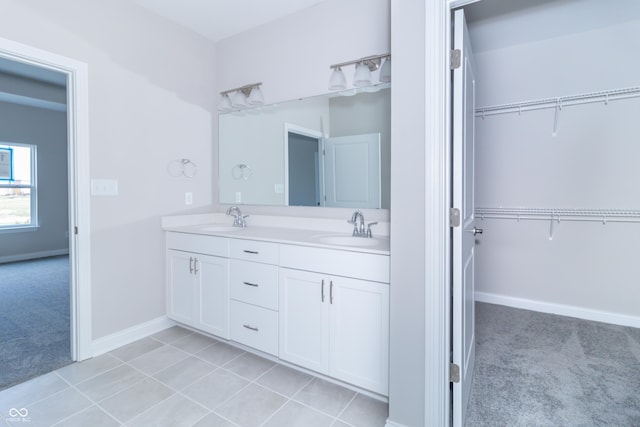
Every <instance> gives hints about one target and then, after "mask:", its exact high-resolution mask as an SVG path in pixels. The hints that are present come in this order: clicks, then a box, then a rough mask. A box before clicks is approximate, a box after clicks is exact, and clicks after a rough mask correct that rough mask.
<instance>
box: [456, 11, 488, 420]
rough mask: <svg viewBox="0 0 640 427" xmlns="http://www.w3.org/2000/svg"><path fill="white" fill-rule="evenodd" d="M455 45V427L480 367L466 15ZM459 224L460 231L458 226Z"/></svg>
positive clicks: (472, 105) (472, 89)
mask: <svg viewBox="0 0 640 427" xmlns="http://www.w3.org/2000/svg"><path fill="white" fill-rule="evenodd" d="M453 45H454V49H455V50H459V51H460V66H459V67H458V68H455V69H454V73H453V151H452V156H453V200H452V202H453V208H455V209H458V210H459V221H457V220H455V219H454V220H453V223H454V224H453V225H454V227H453V228H452V230H453V236H452V262H453V275H452V276H453V277H452V287H453V289H452V293H453V301H452V304H453V307H452V311H453V324H452V328H453V336H452V340H453V342H452V347H453V351H452V357H453V360H452V363H453V364H455V365H457V366H458V367H459V381H457V382H456V381H454V383H453V397H452V398H453V414H452V415H453V425H454V426H464V423H465V412H466V408H467V404H468V403H469V397H470V396H471V384H472V381H473V367H474V364H475V363H474V362H475V309H474V251H475V248H474V245H475V239H476V237H475V235H476V234H477V233H481V232H482V231H481V230H478V229H476V228H475V217H474V133H475V129H474V113H475V112H474V110H475V74H474V62H473V54H472V52H471V46H470V43H469V34H468V32H467V25H466V22H465V19H464V10H457V11H456V12H455V18H454V34H453ZM458 222H459V225H458V226H455V225H456V223H458Z"/></svg>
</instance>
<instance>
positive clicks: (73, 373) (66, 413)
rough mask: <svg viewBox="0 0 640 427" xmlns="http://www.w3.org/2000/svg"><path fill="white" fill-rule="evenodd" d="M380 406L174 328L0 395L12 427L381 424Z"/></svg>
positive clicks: (0, 419)
mask: <svg viewBox="0 0 640 427" xmlns="http://www.w3.org/2000/svg"><path fill="white" fill-rule="evenodd" d="M387 416H388V406H387V404H385V403H383V402H380V401H378V400H375V399H372V398H370V397H367V396H365V395H362V394H359V393H356V392H354V391H352V390H349V389H346V388H344V387H340V386H338V385H336V384H333V383H330V382H327V381H324V380H321V379H319V378H315V377H313V376H311V375H308V374H306V373H303V372H300V371H297V370H294V369H291V368H289V367H286V366H283V365H280V364H277V363H274V362H272V361H270V360H267V359H263V358H261V357H258V356H256V355H254V354H251V353H247V352H244V351H242V350H240V349H238V348H236V347H233V346H230V345H228V344H226V343H224V342H221V341H217V340H215V339H212V338H209V337H206V336H204V335H200V334H197V333H193V332H191V331H188V330H186V329H183V328H180V327H177V326H175V327H172V328H170V329H167V330H165V331H162V332H160V333H158V334H155V335H153V336H151V337H148V338H144V339H142V340H140V341H136V342H134V343H132V344H129V345H127V346H124V347H121V348H118V349H116V350H114V351H112V352H110V353H107V354H104V355H102V356H98V357H96V358H93V359H90V360H88V361H85V362H81V363H75V364H73V365H69V366H66V367H64V368H61V369H59V370H57V371H54V372H51V373H49V374H46V375H43V376H41V377H37V378H34V379H33V380H30V381H28V382H26V383H23V384H19V385H17V386H15V387H12V388H9V389H6V390H3V391H1V392H0V426H5V425H6V426H10V427H24V426H29V427H40V426H56V427H75V426H78V427H80V426H81V427H85V426H92V427H111V426H127V427H131V426H141V427H149V426H158V427H161V426H167V427H182V426H185V427H186V426H195V427H232V426H236V427H253V426H256V427H257V426H265V427H287V426H292V427H297V426H304V427H325V426H326V427H345V426H354V427H361V426H362V427H378V426H379V427H383V426H384V425H385V421H386V418H387Z"/></svg>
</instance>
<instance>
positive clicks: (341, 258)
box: [280, 244, 389, 283]
mask: <svg viewBox="0 0 640 427" xmlns="http://www.w3.org/2000/svg"><path fill="white" fill-rule="evenodd" d="M280 266H281V267H287V268H294V269H296V270H307V271H315V272H318V273H326V274H331V275H335V276H344V277H353V278H355V279H363V280H371V281H374V282H381V283H389V256H388V255H378V254H368V253H362V252H352V251H341V250H336V249H324V248H313V247H309V246H296V245H285V244H282V245H280Z"/></svg>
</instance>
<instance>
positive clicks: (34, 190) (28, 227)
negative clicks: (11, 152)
mask: <svg viewBox="0 0 640 427" xmlns="http://www.w3.org/2000/svg"><path fill="white" fill-rule="evenodd" d="M5 146H6V147H9V148H15V147H20V148H29V150H30V154H31V155H30V166H31V183H30V184H28V185H27V184H11V183H10V182H11V181H15V179H14V178H15V166H14V165H13V164H12V165H11V168H12V179H11V180H0V189H5V188H9V189H23V188H28V189H29V190H30V194H29V195H30V198H31V200H30V219H31V221H30V223H29V224H7V225H2V224H0V234H4V233H16V232H23V231H36V230H37V229H38V227H39V225H38V169H37V163H38V162H37V156H38V146H37V145H34V144H23V143H18V142H6V141H0V147H5Z"/></svg>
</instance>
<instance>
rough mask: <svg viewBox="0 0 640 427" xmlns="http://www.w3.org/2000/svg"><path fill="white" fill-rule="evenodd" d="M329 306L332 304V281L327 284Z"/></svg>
mask: <svg viewBox="0 0 640 427" xmlns="http://www.w3.org/2000/svg"><path fill="white" fill-rule="evenodd" d="M329 304H333V280H331V281H330V282H329Z"/></svg>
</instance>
